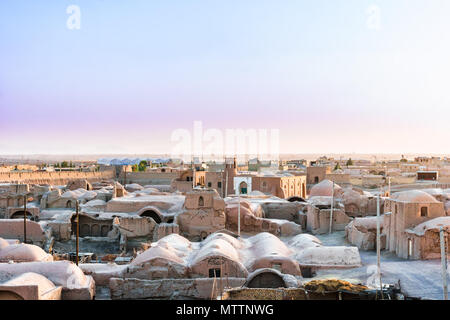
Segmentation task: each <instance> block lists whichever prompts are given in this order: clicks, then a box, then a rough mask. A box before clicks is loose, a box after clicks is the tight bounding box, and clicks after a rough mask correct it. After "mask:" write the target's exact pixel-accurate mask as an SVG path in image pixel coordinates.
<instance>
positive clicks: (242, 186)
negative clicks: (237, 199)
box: [239, 181, 247, 194]
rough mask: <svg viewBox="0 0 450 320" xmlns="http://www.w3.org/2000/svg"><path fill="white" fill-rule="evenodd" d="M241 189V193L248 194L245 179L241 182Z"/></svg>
mask: <svg viewBox="0 0 450 320" xmlns="http://www.w3.org/2000/svg"><path fill="white" fill-rule="evenodd" d="M239 191H240V193H241V194H247V183H245V182H244V181H242V182H241V183H240V184H239Z"/></svg>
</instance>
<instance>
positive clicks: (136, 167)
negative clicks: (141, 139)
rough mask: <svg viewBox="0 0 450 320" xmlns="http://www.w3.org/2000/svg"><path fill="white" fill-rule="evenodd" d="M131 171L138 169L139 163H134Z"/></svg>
mask: <svg viewBox="0 0 450 320" xmlns="http://www.w3.org/2000/svg"><path fill="white" fill-rule="evenodd" d="M131 171H132V172H136V171H138V165H137V164H133V165H132V166H131Z"/></svg>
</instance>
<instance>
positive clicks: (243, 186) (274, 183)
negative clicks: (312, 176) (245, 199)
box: [234, 173, 306, 199]
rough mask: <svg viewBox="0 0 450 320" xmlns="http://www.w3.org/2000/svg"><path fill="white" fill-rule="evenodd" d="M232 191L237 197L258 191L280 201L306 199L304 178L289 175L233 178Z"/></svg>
mask: <svg viewBox="0 0 450 320" xmlns="http://www.w3.org/2000/svg"><path fill="white" fill-rule="evenodd" d="M234 190H235V194H236V195H237V194H238V193H239V192H240V194H241V195H242V194H244V195H245V194H250V193H251V192H253V191H260V192H262V193H263V194H267V195H273V196H275V197H278V198H281V199H289V198H294V197H298V198H302V199H305V198H306V177H305V176H294V175H292V174H289V173H282V174H274V173H273V174H272V173H270V174H269V173H267V174H259V175H237V176H236V177H234Z"/></svg>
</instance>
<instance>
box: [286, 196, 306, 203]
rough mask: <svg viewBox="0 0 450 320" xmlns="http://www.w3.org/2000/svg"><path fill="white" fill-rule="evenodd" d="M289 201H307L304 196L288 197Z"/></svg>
mask: <svg viewBox="0 0 450 320" xmlns="http://www.w3.org/2000/svg"><path fill="white" fill-rule="evenodd" d="M287 201H289V202H306V200H305V199H303V198H302V197H297V196H293V197H290V198H288V199H287Z"/></svg>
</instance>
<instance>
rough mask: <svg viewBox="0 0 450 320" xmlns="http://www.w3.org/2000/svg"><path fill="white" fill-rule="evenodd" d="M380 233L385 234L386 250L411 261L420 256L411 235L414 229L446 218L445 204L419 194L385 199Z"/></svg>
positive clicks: (405, 193) (407, 192)
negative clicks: (437, 219) (409, 230)
mask: <svg viewBox="0 0 450 320" xmlns="http://www.w3.org/2000/svg"><path fill="white" fill-rule="evenodd" d="M384 206H385V212H387V213H386V214H385V215H384V224H383V230H384V232H385V234H386V249H387V250H389V251H393V252H395V253H396V254H397V256H399V257H400V258H404V259H410V258H415V257H418V256H420V254H418V253H416V254H415V253H414V252H415V250H416V248H414V244H415V243H417V242H414V241H413V238H412V237H411V233H410V232H407V229H414V228H415V227H416V226H418V225H420V224H423V223H425V222H427V221H429V220H431V219H434V218H438V217H444V216H445V215H446V213H445V210H444V204H443V203H442V202H439V201H437V200H436V199H435V198H434V197H432V196H431V195H429V194H428V193H426V192H424V191H421V190H410V191H402V192H396V193H394V194H392V196H391V198H389V199H386V200H385V203H384Z"/></svg>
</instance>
